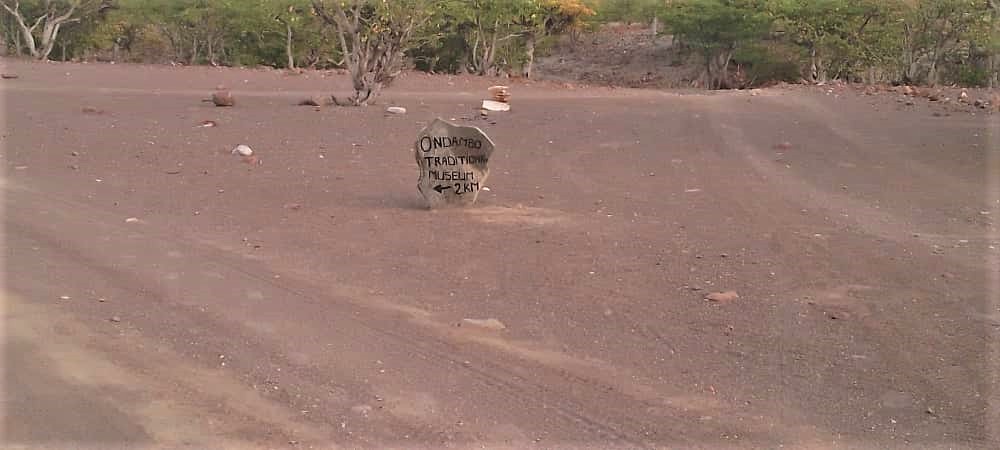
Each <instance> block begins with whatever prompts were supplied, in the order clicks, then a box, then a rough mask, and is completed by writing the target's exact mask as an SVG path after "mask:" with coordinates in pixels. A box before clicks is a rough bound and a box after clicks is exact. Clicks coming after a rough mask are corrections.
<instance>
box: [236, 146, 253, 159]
mask: <svg viewBox="0 0 1000 450" xmlns="http://www.w3.org/2000/svg"><path fill="white" fill-rule="evenodd" d="M233 154H234V155H240V156H251V155H253V149H252V148H250V146H249V145H245V144H240V145H237V146H236V148H234V149H233Z"/></svg>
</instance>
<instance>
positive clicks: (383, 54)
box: [313, 0, 429, 106]
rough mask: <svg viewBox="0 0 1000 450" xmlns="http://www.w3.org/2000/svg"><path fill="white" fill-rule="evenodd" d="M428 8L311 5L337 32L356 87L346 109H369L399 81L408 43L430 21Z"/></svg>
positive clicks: (347, 1)
mask: <svg viewBox="0 0 1000 450" xmlns="http://www.w3.org/2000/svg"><path fill="white" fill-rule="evenodd" d="M428 6H429V5H427V4H426V1H423V0H393V1H385V0H343V1H342V0H333V1H326V0H313V8H314V10H315V11H316V13H317V14H319V16H320V17H321V18H322V19H323V21H324V22H326V24H327V25H329V26H332V27H333V28H334V30H335V31H336V34H337V39H338V41H339V43H340V48H341V51H342V52H343V54H344V61H345V63H346V65H347V70H348V72H350V74H351V81H352V82H353V83H354V95H353V96H351V97H350V98H349V99H348V100H347V103H346V104H349V105H353V106H365V105H367V104H368V103H369V102H371V101H372V100H374V99H375V97H377V96H378V94H379V93H380V92H381V90H382V88H384V87H385V86H388V85H389V84H391V83H392V81H393V80H394V79H395V78H396V77H397V76H398V75H399V73H400V71H401V70H402V65H403V55H404V53H405V52H406V50H407V46H408V45H409V43H410V39H411V38H412V36H413V34H414V32H415V31H416V30H417V29H419V28H420V27H421V26H423V25H424V24H425V23H426V20H427V18H428V17H429V14H428V11H429V8H428ZM333 99H334V101H335V102H336V103H337V104H342V103H341V102H340V101H339V100H338V99H337V98H336V97H334V98H333Z"/></svg>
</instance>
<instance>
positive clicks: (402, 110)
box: [385, 106, 406, 114]
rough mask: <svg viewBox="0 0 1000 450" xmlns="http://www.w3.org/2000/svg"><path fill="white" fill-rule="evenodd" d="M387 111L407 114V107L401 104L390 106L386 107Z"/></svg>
mask: <svg viewBox="0 0 1000 450" xmlns="http://www.w3.org/2000/svg"><path fill="white" fill-rule="evenodd" d="M385 112H387V113H389V114H406V108H403V107H399V106H390V107H388V108H386V110H385Z"/></svg>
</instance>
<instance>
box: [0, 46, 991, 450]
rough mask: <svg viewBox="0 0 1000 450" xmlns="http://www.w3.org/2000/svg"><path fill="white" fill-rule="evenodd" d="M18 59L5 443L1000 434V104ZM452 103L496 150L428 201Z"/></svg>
mask: <svg viewBox="0 0 1000 450" xmlns="http://www.w3.org/2000/svg"><path fill="white" fill-rule="evenodd" d="M2 71H3V72H16V73H17V74H19V75H20V77H19V78H18V79H12V80H2V81H0V93H2V98H3V101H4V108H3V112H4V114H5V117H4V120H3V129H4V134H3V136H2V141H0V142H2V143H3V150H2V154H0V157H2V158H0V164H2V165H3V167H4V172H5V175H4V178H3V188H4V202H3V211H2V214H3V217H4V235H3V240H4V260H5V261H4V263H5V271H4V272H5V276H6V285H5V287H4V289H3V291H2V293H3V298H4V302H3V304H4V316H5V320H4V322H3V324H4V325H3V327H4V330H3V333H4V336H5V340H4V344H5V345H4V359H3V363H4V367H5V370H4V377H5V383H4V387H5V389H4V398H3V405H4V410H5V411H4V412H5V420H4V422H3V423H4V429H3V441H4V442H5V444H6V446H7V447H8V448H81V447H86V448H101V449H106V448H145V447H150V448H165V447H170V448H173V447H187V448H209V447H212V448H253V447H258V448H471V447H476V448H481V447H486V448H546V449H551V448H595V449H596V448H601V449H608V448H779V447H781V446H784V447H785V448H878V449H884V448H996V447H997V446H998V445H1000V442H998V441H997V435H998V432H1000V427H998V424H1000V409H998V408H1000V403H998V401H1000V397H998V396H997V391H996V381H997V380H996V374H997V373H1000V372H998V371H997V368H998V367H997V361H998V360H997V358H998V356H1000V354H998V353H997V352H998V350H1000V347H998V341H997V340H996V337H997V336H996V334H997V330H998V328H1000V311H998V309H997V308H998V306H1000V298H998V293H1000V232H998V230H997V225H996V219H997V217H998V216H1000V154H998V148H1000V120H998V119H1000V115H989V114H987V113H986V112H985V110H981V109H978V108H975V107H972V106H968V105H956V104H955V103H954V102H949V103H944V102H930V101H928V100H926V99H922V98H911V97H906V98H904V97H903V96H901V95H900V94H897V93H893V92H883V91H878V92H874V91H873V92H871V94H872V95H865V93H864V92H863V91H859V90H857V89H853V88H850V87H843V86H835V87H828V88H827V87H824V88H822V89H812V88H810V89H798V88H776V89H769V90H764V91H755V92H753V93H750V92H730V93H717V94H713V95H688V94H684V95H682V94H680V93H677V92H656V91H641V90H621V89H618V90H615V89H604V88H601V89H597V88H591V89H585V88H580V87H566V86H562V85H557V84H554V83H537V82H536V83H524V82H520V81H509V83H511V86H512V92H513V110H512V111H511V112H510V113H505V114H499V113H494V114H491V115H490V116H489V117H488V118H485V119H483V118H481V117H480V116H479V113H478V111H476V110H474V108H475V106H476V105H477V104H478V102H479V100H480V99H481V98H482V96H483V95H485V92H486V91H485V88H486V87H487V86H489V85H490V84H492V83H493V82H494V80H485V79H477V78H469V77H432V76H426V75H417V74H409V75H407V76H406V77H404V78H403V79H402V80H401V81H400V82H399V84H398V85H397V86H395V87H394V88H392V89H390V90H388V91H387V92H386V94H385V97H384V98H383V101H382V103H381V104H380V105H378V106H373V107H369V108H365V109H337V108H321V109H315V108H312V107H301V106H295V104H296V103H297V101H298V100H300V99H301V98H303V97H305V96H308V95H310V94H313V93H316V92H328V91H337V92H343V90H344V89H346V88H347V87H348V86H349V83H348V80H347V79H345V78H344V77H343V76H339V75H335V74H319V73H311V74H305V75H297V76H289V75H286V74H283V73H281V72H277V71H252V70H239V69H214V68H170V67H144V66H126V65H73V64H31V63H22V62H16V61H5V62H4V64H3V68H2ZM219 84H225V85H227V86H230V87H231V88H233V90H234V93H235V95H236V98H237V105H236V107H234V108H214V107H212V106H211V104H210V103H204V102H202V101H201V100H202V99H203V98H207V97H208V95H209V94H210V92H211V90H212V89H213V88H214V87H215V86H216V85H219ZM976 95H980V94H979V93H977V94H976ZM911 99H912V100H911ZM907 103H912V104H909V105H908V104H907ZM387 105H399V106H404V107H406V108H408V110H409V113H408V114H406V115H402V116H396V115H393V116H389V115H386V114H384V112H383V110H384V107H385V106H387ZM435 117H442V118H444V119H450V120H454V121H455V122H457V123H463V124H471V125H476V126H479V127H481V128H483V129H484V130H485V131H486V132H487V133H488V134H489V135H490V136H491V138H492V139H493V140H494V141H495V142H496V143H497V151H496V153H495V154H494V158H493V160H492V162H491V171H492V174H491V176H490V179H489V181H488V182H487V184H488V186H489V188H490V191H488V192H483V194H482V195H480V197H479V199H480V203H479V204H478V205H477V206H476V207H474V208H471V209H467V210H457V211H452V210H449V211H428V210H427V209H426V208H424V207H423V203H422V199H421V198H420V196H419V195H418V193H417V190H416V180H417V171H416V165H415V164H414V160H413V155H412V145H413V140H414V139H415V137H416V135H417V133H418V132H419V131H420V130H421V128H422V127H423V126H424V125H425V124H427V123H428V122H429V121H431V120H433V118H435ZM205 120H213V121H215V122H217V124H218V126H216V127H212V128H203V127H199V124H200V123H201V122H202V121H205ZM241 143H245V144H248V145H250V146H251V147H253V149H254V150H255V151H256V156H258V158H259V163H257V164H247V163H245V162H243V161H241V159H240V158H238V157H236V156H233V155H231V154H230V150H231V149H232V148H233V147H235V146H236V145H237V144H241ZM129 218H135V219H136V220H132V221H127V219H129ZM729 290H733V291H737V292H738V293H739V299H737V300H734V301H730V302H724V303H718V302H709V301H705V300H704V296H705V294H707V293H710V292H717V291H729ZM463 319H496V320H498V321H500V322H502V323H503V325H504V328H503V329H497V328H496V327H492V328H491V327H477V326H474V325H473V324H471V323H469V322H464V321H463Z"/></svg>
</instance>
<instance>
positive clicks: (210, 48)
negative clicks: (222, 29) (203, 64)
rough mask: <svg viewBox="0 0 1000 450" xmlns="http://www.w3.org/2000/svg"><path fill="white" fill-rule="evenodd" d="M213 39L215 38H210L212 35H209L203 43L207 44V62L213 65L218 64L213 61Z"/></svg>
mask: <svg viewBox="0 0 1000 450" xmlns="http://www.w3.org/2000/svg"><path fill="white" fill-rule="evenodd" d="M214 41H215V40H214V39H212V36H211V35H209V36H208V39H206V42H205V44H206V45H207V46H208V48H207V50H208V63H209V64H211V65H213V66H216V65H218V64H216V62H215V47H214V45H213V44H214V43H215V42H214Z"/></svg>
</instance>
